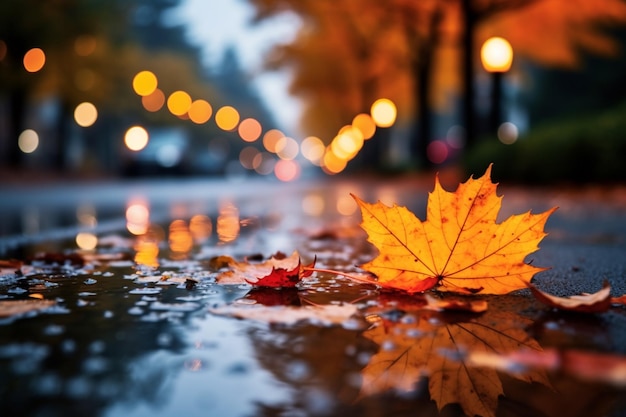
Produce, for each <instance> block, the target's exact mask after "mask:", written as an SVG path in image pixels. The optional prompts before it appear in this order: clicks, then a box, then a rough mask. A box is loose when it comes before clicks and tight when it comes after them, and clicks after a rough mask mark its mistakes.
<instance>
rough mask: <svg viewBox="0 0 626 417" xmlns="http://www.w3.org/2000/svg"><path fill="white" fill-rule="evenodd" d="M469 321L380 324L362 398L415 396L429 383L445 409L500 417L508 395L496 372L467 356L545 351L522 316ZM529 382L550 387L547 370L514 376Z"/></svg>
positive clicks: (436, 318)
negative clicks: (453, 406) (393, 394)
mask: <svg viewBox="0 0 626 417" xmlns="http://www.w3.org/2000/svg"><path fill="white" fill-rule="evenodd" d="M473 317H474V318H473V319H471V320H470V321H467V322H446V321H445V318H443V316H441V315H437V314H435V313H430V312H428V313H422V314H420V315H418V316H417V317H416V320H417V322H406V321H404V320H400V321H398V322H395V323H388V322H387V323H385V325H384V326H383V325H380V324H379V325H377V326H375V327H373V328H371V329H369V330H367V331H365V332H364V336H365V337H366V338H368V339H370V340H372V341H374V342H375V343H377V344H378V345H379V346H380V349H379V351H378V352H377V353H376V354H375V355H374V356H372V357H371V358H370V361H369V363H368V365H367V366H366V367H365V368H364V369H363V370H362V385H361V394H360V395H361V397H364V396H368V395H373V394H378V393H381V392H385V391H387V390H398V391H401V392H413V391H414V389H415V387H416V384H417V383H418V381H419V380H420V379H421V378H423V377H427V378H428V389H429V392H430V396H431V398H432V399H433V400H434V401H435V402H436V404H437V407H438V409H439V410H441V409H442V408H443V407H444V406H446V405H447V404H451V403H458V404H460V406H461V408H462V409H463V411H464V412H465V414H466V415H468V416H473V415H480V416H483V417H492V416H495V410H496V407H497V404H498V397H499V396H500V395H502V394H503V388H502V382H501V380H500V377H499V375H498V373H497V371H496V370H494V369H489V368H477V367H468V366H467V359H466V352H468V351H473V352H498V353H502V354H504V353H507V352H510V351H517V350H520V349H522V348H523V349H529V350H537V351H541V347H540V346H539V344H538V343H537V341H535V340H534V339H532V338H531V337H530V336H529V335H528V334H527V333H526V332H525V331H524V328H523V326H525V325H528V324H529V323H530V321H529V320H527V319H524V318H522V317H521V316H518V315H516V314H511V313H499V314H486V315H482V316H478V317H475V316H473ZM511 376H513V377H514V378H517V379H520V380H522V381H525V382H529V383H530V382H539V383H542V384H545V385H548V386H549V381H548V379H547V376H546V373H545V371H544V370H541V369H540V370H533V371H531V372H528V373H524V374H514V375H511Z"/></svg>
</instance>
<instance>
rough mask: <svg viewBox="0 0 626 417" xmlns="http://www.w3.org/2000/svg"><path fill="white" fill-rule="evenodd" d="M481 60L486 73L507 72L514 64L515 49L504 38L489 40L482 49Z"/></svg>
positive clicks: (496, 37)
mask: <svg viewBox="0 0 626 417" xmlns="http://www.w3.org/2000/svg"><path fill="white" fill-rule="evenodd" d="M480 60H481V62H482V64H483V67H484V68H485V70H486V71H489V72H506V71H508V70H509V69H510V68H511V64H512V63H513V48H512V47H511V44H510V43H509V41H507V40H506V39H504V38H500V37H498V36H495V37H493V38H489V39H487V40H486V41H485V43H484V44H483V46H482V48H480Z"/></svg>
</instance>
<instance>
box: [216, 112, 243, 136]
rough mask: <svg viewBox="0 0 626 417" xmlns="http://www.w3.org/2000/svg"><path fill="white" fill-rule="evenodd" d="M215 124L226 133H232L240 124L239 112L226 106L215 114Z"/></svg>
mask: <svg viewBox="0 0 626 417" xmlns="http://www.w3.org/2000/svg"><path fill="white" fill-rule="evenodd" d="M215 123H216V124H217V126H218V127H219V128H220V129H222V130H225V131H228V132H230V131H232V130H234V129H235V128H236V127H237V124H239V112H238V111H237V109H235V108H234V107H232V106H224V107H222V108H220V109H219V110H218V111H217V113H215Z"/></svg>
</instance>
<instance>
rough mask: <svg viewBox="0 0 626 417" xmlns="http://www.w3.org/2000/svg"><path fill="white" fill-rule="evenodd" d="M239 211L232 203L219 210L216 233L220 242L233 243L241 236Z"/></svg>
mask: <svg viewBox="0 0 626 417" xmlns="http://www.w3.org/2000/svg"><path fill="white" fill-rule="evenodd" d="M239 230H240V224H239V209H238V208H237V207H236V206H235V205H234V204H231V203H225V204H223V205H222V207H221V208H220V210H219V215H218V217H217V225H216V232H217V236H218V238H219V240H220V242H224V243H227V242H233V241H234V240H236V239H237V237H238V236H239Z"/></svg>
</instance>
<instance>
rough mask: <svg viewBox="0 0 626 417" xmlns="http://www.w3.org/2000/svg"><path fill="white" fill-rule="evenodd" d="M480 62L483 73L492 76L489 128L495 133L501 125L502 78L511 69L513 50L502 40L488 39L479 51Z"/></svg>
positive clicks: (497, 38)
mask: <svg viewBox="0 0 626 417" xmlns="http://www.w3.org/2000/svg"><path fill="white" fill-rule="evenodd" d="M480 60H481V62H482V64H483V68H485V71H487V72H490V73H491V74H493V75H492V78H493V86H492V88H491V117H490V119H491V120H490V124H491V126H490V128H491V129H492V131H496V130H497V129H498V126H499V125H500V123H502V77H503V74H504V73H505V72H507V71H508V70H509V69H510V68H511V63H512V62H513V48H511V44H510V43H509V42H508V41H507V40H506V39H504V38H500V37H497V36H496V37H493V38H489V39H487V40H486V41H485V43H484V44H483V46H482V48H481V49H480Z"/></svg>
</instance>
